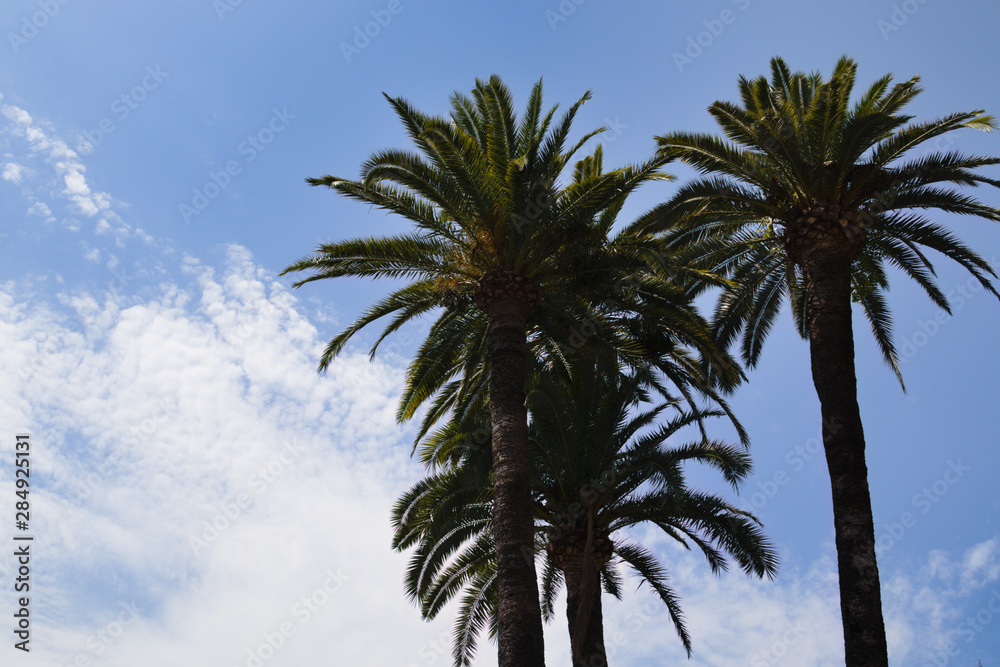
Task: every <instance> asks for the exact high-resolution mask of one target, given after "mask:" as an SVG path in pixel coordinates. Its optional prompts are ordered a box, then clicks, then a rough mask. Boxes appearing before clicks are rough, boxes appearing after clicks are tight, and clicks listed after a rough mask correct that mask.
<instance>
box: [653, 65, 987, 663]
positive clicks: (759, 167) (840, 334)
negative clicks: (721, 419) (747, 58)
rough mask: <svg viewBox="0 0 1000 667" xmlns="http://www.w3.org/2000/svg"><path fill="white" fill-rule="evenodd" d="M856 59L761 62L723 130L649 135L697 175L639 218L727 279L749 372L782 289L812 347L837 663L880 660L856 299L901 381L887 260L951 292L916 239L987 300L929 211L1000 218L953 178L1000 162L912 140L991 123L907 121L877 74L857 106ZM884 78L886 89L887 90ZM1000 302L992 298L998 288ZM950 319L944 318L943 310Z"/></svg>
mask: <svg viewBox="0 0 1000 667" xmlns="http://www.w3.org/2000/svg"><path fill="white" fill-rule="evenodd" d="M855 72H856V65H855V63H854V62H853V61H852V60H851V59H850V58H847V57H843V58H841V59H840V61H839V62H838V63H837V65H836V67H835V68H834V71H833V74H832V76H831V77H830V79H829V80H828V81H824V80H823V79H822V77H821V75H820V74H818V73H815V74H811V75H808V74H804V73H801V72H800V73H792V72H791V71H789V69H788V67H787V66H786V64H785V63H784V61H782V60H781V59H779V58H775V59H774V60H772V61H771V81H770V82H768V81H767V80H766V79H765V78H764V77H763V76H761V77H759V78H757V79H753V80H747V79H745V78H742V77H741V79H740V82H739V90H740V96H741V101H742V105H737V104H733V103H729V102H721V101H720V102H715V103H714V104H712V105H711V106H710V107H709V113H711V114H712V116H713V117H714V118H715V120H716V121H717V122H718V123H719V125H720V126H721V127H722V131H723V134H724V137H723V138H718V137H715V136H712V135H706V134H687V133H674V134H669V135H666V136H662V137H658V138H657V141H658V143H659V146H660V149H659V154H660V155H661V156H662V157H665V158H667V157H670V158H676V159H680V160H682V161H683V162H686V163H688V164H690V165H693V166H694V167H696V168H697V169H698V170H699V171H700V172H702V173H703V174H705V176H704V177H701V178H699V179H697V180H695V181H693V182H691V183H688V184H686V185H685V186H683V187H682V188H681V189H680V190H679V191H678V192H677V194H676V195H675V196H674V197H673V198H672V199H670V200H669V201H668V202H667V203H666V204H664V205H662V206H661V207H659V208H658V209H656V210H654V211H653V212H651V213H650V214H649V215H648V216H647V217H646V218H645V220H644V221H643V222H642V223H641V226H642V228H643V229H645V230H647V231H650V232H663V233H664V235H665V237H666V238H667V239H668V241H669V245H670V246H671V247H672V248H674V249H675V250H678V251H679V250H680V249H681V248H686V252H687V253H688V255H689V257H691V258H692V259H693V261H694V262H695V263H696V265H698V266H703V267H705V266H707V267H710V268H711V269H712V270H714V271H717V272H719V273H721V274H723V275H726V276H728V277H729V278H730V279H731V281H732V282H731V284H730V286H729V287H728V288H727V289H726V290H724V292H723V294H722V296H721V298H720V300H719V303H718V306H717V308H716V311H715V316H714V323H713V327H714V329H715V331H716V333H717V334H718V336H719V340H720V342H721V343H722V344H724V345H726V346H729V345H730V344H731V343H732V342H733V341H735V340H736V339H737V338H738V337H740V336H741V334H742V343H741V346H742V354H743V357H744V359H745V360H746V361H747V363H748V365H749V366H750V367H752V366H753V365H755V364H756V363H757V361H758V359H759V356H760V351H761V346H762V344H763V341H764V338H765V337H766V336H767V334H768V332H769V331H770V330H771V327H772V325H773V323H774V321H775V318H776V316H777V314H778V311H779V309H780V307H781V304H782V302H783V301H784V299H785V297H787V298H788V300H789V301H790V303H791V308H792V314H793V316H794V320H795V324H796V327H797V328H798V331H799V332H800V333H801V334H802V336H803V337H805V338H807V339H808V341H809V349H810V355H811V365H812V376H813V382H814V384H815V386H816V392H817V394H818V395H819V400H820V405H821V409H822V420H823V444H824V449H825V452H826V459H827V465H828V467H829V472H830V478H831V483H832V491H833V509H834V517H835V519H834V520H835V529H836V545H837V554H838V567H839V574H840V596H841V599H840V605H841V613H842V616H843V622H844V643H845V653H846V658H847V665H849V666H855V665H866V666H869V665H886V664H887V651H886V642H885V626H884V623H883V620H882V606H881V597H880V592H879V580H878V569H877V566H876V562H875V539H874V528H873V521H872V508H871V499H870V495H869V489H868V479H867V467H866V465H865V439H864V433H863V430H862V424H861V415H860V411H859V408H858V400H857V380H856V376H855V368H854V335H853V329H852V322H851V309H852V301H853V302H854V303H857V304H858V305H859V306H860V308H861V310H862V312H863V313H864V314H865V316H866V318H867V319H868V321H869V323H870V324H871V328H872V331H873V333H874V335H875V340H876V341H877V343H878V345H879V347H880V349H881V351H882V354H883V355H884V357H885V360H886V361H887V363H888V364H889V365H890V366H891V367H892V369H893V370H894V371H895V372H896V375H897V377H899V378H900V382H901V383H902V377H901V376H900V374H899V364H898V360H897V356H896V351H895V349H894V346H893V342H892V337H891V320H890V316H889V311H888V308H887V304H886V300H885V292H886V291H887V290H888V285H889V283H888V274H887V266H892V267H894V268H896V269H898V270H901V271H902V273H903V274H905V275H907V276H909V277H910V278H912V279H914V280H915V281H916V282H917V283H918V284H919V285H920V286H921V287H922V288H923V289H924V291H926V293H927V294H928V295H929V296H930V298H931V300H932V301H934V303H935V304H937V305H938V306H940V307H941V308H943V309H945V310H946V311H948V310H949V308H948V301H947V299H946V298H945V296H944V294H943V293H942V292H941V290H940V289H939V288H938V286H937V285H936V284H935V281H934V269H933V266H932V265H931V262H930V261H929V259H928V258H927V256H926V255H925V254H924V250H923V249H921V246H923V247H924V248H930V249H932V250H936V251H938V252H940V253H942V254H943V255H944V256H946V257H949V258H951V259H953V260H955V261H956V262H958V263H959V264H960V265H962V266H963V267H965V268H966V269H967V270H968V271H969V272H970V273H972V275H973V276H975V277H976V279H978V280H979V282H980V283H981V284H982V285H983V286H984V287H985V288H986V289H987V290H989V291H990V292H992V293H993V294H997V291H996V290H995V289H994V288H993V285H992V284H991V282H990V276H993V277H995V276H996V274H995V273H994V272H993V270H992V269H991V267H990V266H989V264H988V263H987V262H986V261H985V260H984V259H983V258H982V257H980V256H979V255H977V254H976V253H975V252H973V251H972V250H971V249H969V248H968V247H966V246H965V245H964V244H963V243H962V242H961V241H959V240H958V239H957V238H956V237H955V236H953V235H952V234H951V233H950V232H949V231H948V230H947V229H946V228H945V227H943V226H942V225H940V224H937V223H934V222H932V221H930V220H929V219H928V218H927V217H926V215H925V213H924V211H929V210H933V209H937V210H939V211H943V212H947V213H959V214H965V215H972V216H976V217H981V218H986V219H987V220H993V221H997V220H1000V210H997V209H995V208H991V207H989V206H986V205H984V204H982V203H980V202H979V201H977V200H976V199H974V198H972V197H969V196H967V195H965V194H961V193H959V192H957V191H955V190H954V189H953V188H951V187H949V184H957V185H965V186H977V185H979V184H987V185H993V186H998V185H1000V183H998V182H997V181H995V180H991V179H989V178H986V177H983V176H980V175H978V174H976V173H975V172H974V171H973V170H974V169H976V168H978V167H983V166H987V165H995V164H998V163H1000V159H997V158H993V157H981V156H966V155H963V154H960V153H957V152H947V153H943V152H931V151H927V152H923V153H921V154H916V153H915V151H916V150H917V149H918V148H922V147H925V146H927V145H928V142H931V141H933V140H934V139H936V138H938V137H941V136H942V135H944V134H946V133H949V132H952V131H955V130H958V129H960V128H966V127H970V128H975V129H980V130H992V129H994V128H995V124H994V121H993V119H992V118H991V117H989V116H986V115H984V112H983V111H972V112H966V113H955V114H951V115H948V116H945V117H943V118H940V119H937V120H933V121H930V122H924V123H911V122H910V121H911V119H912V116H908V115H905V114H903V113H902V109H903V107H904V106H905V105H906V104H907V103H908V102H909V101H911V100H912V99H913V98H914V97H915V96H916V95H917V94H918V93H919V92H920V91H921V89H920V87H919V86H918V82H919V78H917V77H914V78H913V79H910V80H909V81H906V82H903V83H898V84H895V85H891V83H892V78H891V76H890V75H886V76H884V77H882V78H881V79H879V80H878V81H876V82H875V83H874V84H873V85H872V86H871V87H870V88H869V89H868V90H867V91H866V92H865V94H864V95H863V96H862V97H861V98H860V99H859V100H857V102H855V103H854V104H853V106H851V105H850V104H849V102H850V97H851V91H852V89H853V86H854V82H855ZM890 85H891V87H890ZM998 296H1000V295H998ZM949 312H950V311H949Z"/></svg>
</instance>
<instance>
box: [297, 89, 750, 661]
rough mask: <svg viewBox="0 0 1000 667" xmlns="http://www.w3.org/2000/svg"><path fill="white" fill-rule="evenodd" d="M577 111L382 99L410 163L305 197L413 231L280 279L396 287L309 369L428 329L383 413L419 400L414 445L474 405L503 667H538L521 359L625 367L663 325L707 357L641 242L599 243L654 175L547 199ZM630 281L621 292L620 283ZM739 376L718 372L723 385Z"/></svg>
mask: <svg viewBox="0 0 1000 667" xmlns="http://www.w3.org/2000/svg"><path fill="white" fill-rule="evenodd" d="M589 97H590V94H589V93H587V94H585V95H584V96H583V97H582V98H581V99H580V100H579V101H578V102H577V103H576V104H574V105H573V106H572V107H570V109H569V110H568V111H567V112H566V113H565V114H564V115H563V116H562V117H561V119H560V120H559V121H558V122H554V121H553V119H554V117H555V111H556V109H555V108H552V109H550V110H549V111H548V112H545V111H544V110H543V108H542V88H541V82H538V83H537V84H536V85H535V86H534V88H533V89H532V92H531V95H530V98H529V100H528V104H527V107H526V109H525V111H524V113H523V114H522V116H521V118H520V120H518V118H517V117H516V114H515V112H514V110H513V108H512V103H511V96H510V93H509V91H508V89H507V87H506V86H505V85H504V84H503V82H502V81H501V80H500V79H499V78H498V77H496V76H494V77H492V78H490V79H489V80H488V81H477V82H476V86H475V88H474V90H473V91H472V96H471V97H468V96H466V95H463V94H460V93H455V94H453V95H452V98H451V107H452V110H451V117H450V118H442V117H434V116H428V115H425V114H423V113H421V112H420V111H418V110H416V109H415V108H413V107H412V106H411V105H410V104H408V103H407V102H406V101H405V100H403V99H401V98H388V96H387V99H388V100H389V103H390V104H391V105H392V107H393V109H394V110H395V112H396V114H397V116H398V117H399V118H400V120H401V121H402V122H403V125H404V126H405V128H406V131H407V133H408V135H409V136H410V138H411V139H412V140H413V142H414V144H415V145H416V148H417V151H416V152H409V151H402V150H384V151H380V152H377V153H374V154H373V155H372V156H371V157H370V158H369V159H368V160H367V161H366V162H365V163H364V165H363V166H362V170H361V175H360V178H359V179H358V180H348V179H343V178H338V177H335V176H324V177H323V178H317V179H309V181H308V182H309V183H311V184H313V185H325V186H328V187H330V188H332V189H333V190H335V191H336V192H338V193H340V194H343V195H345V196H347V197H350V198H352V199H356V200H359V201H362V202H365V203H368V204H372V205H375V206H377V207H380V208H382V209H385V210H387V211H390V212H392V213H396V214H398V215H401V216H403V217H404V218H406V219H408V220H410V221H412V222H413V223H414V225H415V226H416V230H415V231H414V232H413V233H411V234H406V235H400V236H396V237H391V238H360V239H354V240H349V241H342V242H339V243H331V244H326V245H322V246H320V247H319V248H318V249H317V250H316V252H315V254H314V255H312V256H310V257H307V258H305V259H302V260H300V261H299V262H297V263H295V264H293V265H292V266H290V267H288V268H287V269H286V270H285V272H284V273H288V272H294V271H310V272H312V273H311V275H310V276H309V277H308V278H306V279H304V280H301V281H299V282H297V283H295V286H296V287H299V286H301V285H303V284H304V283H307V282H310V281H313V280H320V279H326V278H339V277H343V276H363V277H371V278H380V277H388V278H406V279H412V282H411V283H410V284H408V285H406V286H404V287H402V288H400V289H398V290H396V291H395V292H394V293H392V294H391V295H390V296H388V297H386V298H385V299H384V300H382V301H380V302H379V303H377V304H376V305H375V306H373V307H372V308H370V309H369V310H368V311H367V312H365V313H364V314H363V315H362V316H361V317H360V318H359V319H358V320H357V321H355V322H354V323H353V324H352V325H350V326H349V327H348V328H347V329H346V330H345V331H344V332H342V333H341V334H340V335H338V336H337V337H336V338H334V339H333V340H332V341H331V342H330V343H329V345H328V346H327V348H326V350H325V352H324V354H323V356H322V358H321V360H320V370H324V369H326V368H327V366H328V365H329V364H330V362H331V361H332V359H333V358H334V357H335V356H336V355H337V354H338V353H339V352H340V351H341V350H342V349H343V348H344V346H345V345H346V344H347V342H348V341H349V340H350V339H351V338H352V336H354V334H355V333H357V332H358V331H359V330H361V329H362V328H364V327H365V326H366V325H368V324H370V323H372V322H374V321H376V320H378V319H380V318H383V317H386V316H392V317H391V319H390V321H389V323H388V324H387V325H386V327H385V329H384V331H383V332H382V334H381V336H380V337H379V338H378V339H377V340H376V342H375V344H374V345H373V347H372V354H374V353H375V350H376V348H377V347H378V345H379V343H381V341H382V340H383V339H384V338H385V337H386V336H388V335H390V334H391V333H392V332H394V331H396V330H397V329H399V328H400V327H401V326H403V325H404V324H405V323H406V322H408V321H410V320H412V319H414V318H417V317H419V316H421V315H424V314H428V313H433V314H435V315H436V316H437V319H436V320H435V322H434V324H433V325H432V326H431V328H430V331H429V333H428V335H427V338H426V340H425V341H424V342H423V344H422V345H421V347H420V349H419V350H418V352H417V354H416V356H415V358H414V359H413V361H412V362H411V364H410V366H409V368H408V371H407V381H406V388H405V390H404V392H403V395H402V399H401V404H400V409H399V411H398V413H397V417H398V419H400V420H401V421H402V420H406V419H409V418H411V417H412V416H413V415H414V414H415V412H416V411H417V409H418V408H419V407H420V406H421V405H423V404H425V403H426V402H427V401H428V400H430V402H431V404H430V409H429V410H428V414H427V417H426V418H425V420H424V423H423V425H422V428H421V430H420V434H421V436H422V435H423V434H424V433H426V432H427V430H428V429H429V428H430V427H431V426H432V425H433V424H434V423H435V422H436V421H437V420H438V419H440V418H442V417H443V416H445V415H447V414H449V413H455V414H458V415H461V414H462V413H463V412H464V411H467V410H469V409H471V406H478V405H484V404H486V401H487V399H486V398H485V397H486V396H488V405H489V408H490V412H491V421H492V433H493V446H492V453H493V462H492V463H493V481H494V503H493V521H492V526H493V530H494V533H495V538H496V539H495V542H496V551H497V562H498V575H499V576H498V581H499V589H498V590H499V593H498V595H499V627H500V630H499V632H500V635H499V642H498V650H499V662H500V665H502V666H505V667H506V666H513V665H516V666H517V667H534V666H539V665H542V664H543V646H542V624H541V616H540V611H539V602H538V588H537V580H536V576H535V569H534V561H533V559H531V558H525V557H524V556H523V553H524V552H525V551H527V552H528V553H531V551H532V549H533V530H532V519H531V512H532V506H531V494H530V486H529V477H528V470H529V458H528V430H527V424H528V422H527V412H526V409H525V405H524V398H525V381H526V378H527V372H528V371H527V369H528V364H529V362H532V363H533V360H535V359H537V358H543V357H547V358H549V359H551V360H553V363H565V360H566V358H567V354H568V352H573V351H574V350H576V349H581V348H586V347H587V346H589V345H593V344H596V343H597V342H601V343H602V344H609V345H611V346H613V347H615V348H616V349H618V350H619V352H620V353H621V354H622V355H623V356H624V358H633V359H637V358H640V357H644V356H648V354H647V353H648V352H649V350H650V349H651V348H650V347H649V346H650V345H653V344H655V345H658V346H662V345H663V344H665V341H664V337H663V335H660V334H648V335H646V338H648V340H647V341H644V340H639V339H637V338H636V336H635V335H633V334H634V333H635V332H638V333H642V332H643V331H645V329H644V328H643V327H644V324H645V323H646V322H654V323H656V324H657V328H659V327H660V326H665V327H668V330H669V334H668V335H669V338H670V341H669V342H670V343H671V344H672V345H674V346H676V345H689V346H691V347H692V348H694V349H695V350H698V351H699V354H700V355H701V356H705V355H706V354H708V355H711V354H714V352H713V351H714V350H715V349H716V347H715V346H714V344H713V343H712V340H711V337H710V335H709V333H708V326H707V323H706V322H704V321H703V320H702V318H701V317H700V316H699V315H698V314H697V312H696V311H695V309H694V307H693V306H692V304H691V300H690V298H689V296H690V295H689V294H687V293H685V292H684V291H683V290H682V289H679V288H676V287H672V286H666V284H665V283H664V281H662V280H655V279H654V278H653V274H654V273H657V272H659V273H662V272H664V271H667V270H668V268H669V267H665V266H661V265H662V264H663V262H657V261H656V258H657V257H658V256H659V255H657V253H656V252H655V250H656V248H657V245H656V243H655V242H654V241H653V240H652V239H650V238H648V237H643V236H641V235H635V234H625V233H622V234H618V235H617V236H615V237H613V238H612V235H611V225H612V224H613V222H614V217H615V213H616V212H617V211H618V210H619V209H620V208H621V206H622V204H623V202H624V200H625V198H626V197H627V196H628V195H629V194H630V193H631V192H633V191H634V190H635V189H636V188H637V187H638V186H639V185H641V184H643V183H645V182H647V181H650V180H652V179H656V178H662V175H661V174H660V173H659V172H658V169H659V167H660V166H661V165H662V164H663V160H660V159H653V160H650V161H648V162H646V163H643V164H640V165H637V166H631V167H627V168H623V169H618V170H615V171H611V172H608V173H601V170H599V169H595V168H593V165H591V166H590V167H586V166H585V167H584V168H581V169H578V171H577V173H576V174H575V176H576V179H575V180H574V181H573V182H571V183H569V184H567V185H562V184H560V182H559V180H560V178H561V176H562V174H563V171H564V169H565V168H566V167H567V166H568V165H571V164H572V163H571V160H572V159H573V155H574V154H575V153H576V151H577V150H578V149H579V148H580V147H581V146H582V145H583V144H584V143H586V142H587V141H588V140H589V139H590V138H591V137H593V136H594V135H595V134H597V133H599V132H600V130H598V131H595V132H591V133H588V134H586V135H584V137H583V138H581V139H580V140H579V141H578V142H577V143H576V144H575V145H570V146H568V145H567V138H568V135H569V131H570V127H571V124H572V122H573V119H574V117H575V115H576V113H577V110H578V109H579V108H580V105H581V104H583V103H584V102H585V101H586V100H587V99H588V98H589ZM641 271H645V273H641V274H639V279H638V280H635V279H633V278H632V277H633V276H635V275H637V272H641ZM626 301H628V303H627V304H626V303H625V302H626ZM636 304H637V305H636ZM633 306H635V307H637V308H640V309H642V310H643V313H644V315H643V317H641V318H640V317H639V316H638V315H637V314H636V310H635V308H633ZM583 329H586V332H585V333H583V334H581V333H580V331H581V330H583ZM658 336H659V337H658ZM680 367H684V368H686V369H687V371H689V372H690V373H692V374H693V375H692V377H694V376H696V375H697V373H698V372H699V365H698V364H697V363H696V362H695V360H694V358H693V357H686V356H684V355H683V354H680V353H678V354H675V355H673V356H671V357H670V361H669V363H666V364H664V369H663V370H664V372H671V371H672V372H676V373H680V372H681V371H682V370H684V368H680ZM722 370H726V369H725V368H724V369H722ZM738 379H739V374H738V373H736V372H730V375H729V381H731V382H735V381H737V380H738ZM698 385H699V386H700V383H698ZM418 437H420V436H418Z"/></svg>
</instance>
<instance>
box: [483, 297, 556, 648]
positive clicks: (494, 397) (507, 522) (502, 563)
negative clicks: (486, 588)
mask: <svg viewBox="0 0 1000 667" xmlns="http://www.w3.org/2000/svg"><path fill="white" fill-rule="evenodd" d="M526 311H527V306H526V304H525V303H523V302H520V301H518V300H516V299H509V298H502V299H498V300H496V301H494V302H492V303H491V304H490V305H489V310H488V312H489V315H490V414H491V417H492V420H493V475H494V482H493V485H494V486H493V533H494V537H495V541H496V549H497V574H498V577H497V579H498V586H499V609H498V622H499V633H498V638H497V644H498V653H499V665H500V667H542V666H543V665H544V664H545V655H544V648H543V643H542V614H541V608H540V606H539V603H538V583H537V579H536V576H535V559H534V519H533V514H532V503H531V487H530V479H529V476H528V473H529V465H530V459H529V454H528V413H527V409H526V408H525V405H524V398H525V394H524V385H525V382H526V380H527V359H526V354H527V339H526V319H527V315H526Z"/></svg>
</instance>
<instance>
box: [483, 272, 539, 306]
mask: <svg viewBox="0 0 1000 667" xmlns="http://www.w3.org/2000/svg"><path fill="white" fill-rule="evenodd" d="M539 296H540V290H539V288H538V283H536V282H534V281H532V280H529V279H528V278H526V277H524V276H522V275H521V274H519V273H517V272H515V271H510V270H508V269H494V270H493V271H490V272H489V273H486V274H484V275H483V277H482V278H480V279H479V285H478V286H477V287H476V291H475V294H473V296H472V298H473V300H474V301H475V302H476V305H477V306H479V308H480V309H481V310H482V311H483V312H487V311H488V310H489V308H490V306H491V305H492V304H493V302H494V301H499V300H500V299H511V300H515V301H521V302H523V303H526V304H527V305H528V312H529V313H530V312H532V311H534V310H535V307H536V306H537V305H538V299H539Z"/></svg>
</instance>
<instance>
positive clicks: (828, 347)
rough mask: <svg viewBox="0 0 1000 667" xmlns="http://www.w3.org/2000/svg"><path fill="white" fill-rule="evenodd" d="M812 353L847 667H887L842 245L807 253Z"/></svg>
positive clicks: (823, 246)
mask: <svg viewBox="0 0 1000 667" xmlns="http://www.w3.org/2000/svg"><path fill="white" fill-rule="evenodd" d="M801 264H802V268H803V271H804V273H805V285H806V298H807V306H806V308H807V318H808V328H809V353H810V358H811V361H812V375H813V383H814V384H815V386H816V393H817V394H818V396H819V401H820V406H821V410H822V416H823V447H824V450H825V452H826V462H827V467H828V468H829V471H830V482H831V486H832V489H833V516H834V527H835V530H836V544H837V566H838V569H839V574H840V612H841V615H842V617H843V624H844V655H845V659H846V665H847V667H862V666H863V667H887V666H888V650H887V648H886V640H885V622H884V621H883V618H882V596H881V592H880V587H879V578H878V566H877V564H876V561H875V526H874V518H873V514H872V504H871V495H870V493H869V490H868V467H867V466H866V464H865V435H864V430H863V428H862V425H861V411H860V409H859V408H858V385H857V377H856V375H855V369H854V332H853V328H852V323H851V260H850V253H849V252H846V251H845V248H844V246H843V245H841V244H833V243H817V244H816V245H814V246H813V247H811V248H808V249H807V250H805V251H804V252H803V253H802V262H801Z"/></svg>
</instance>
